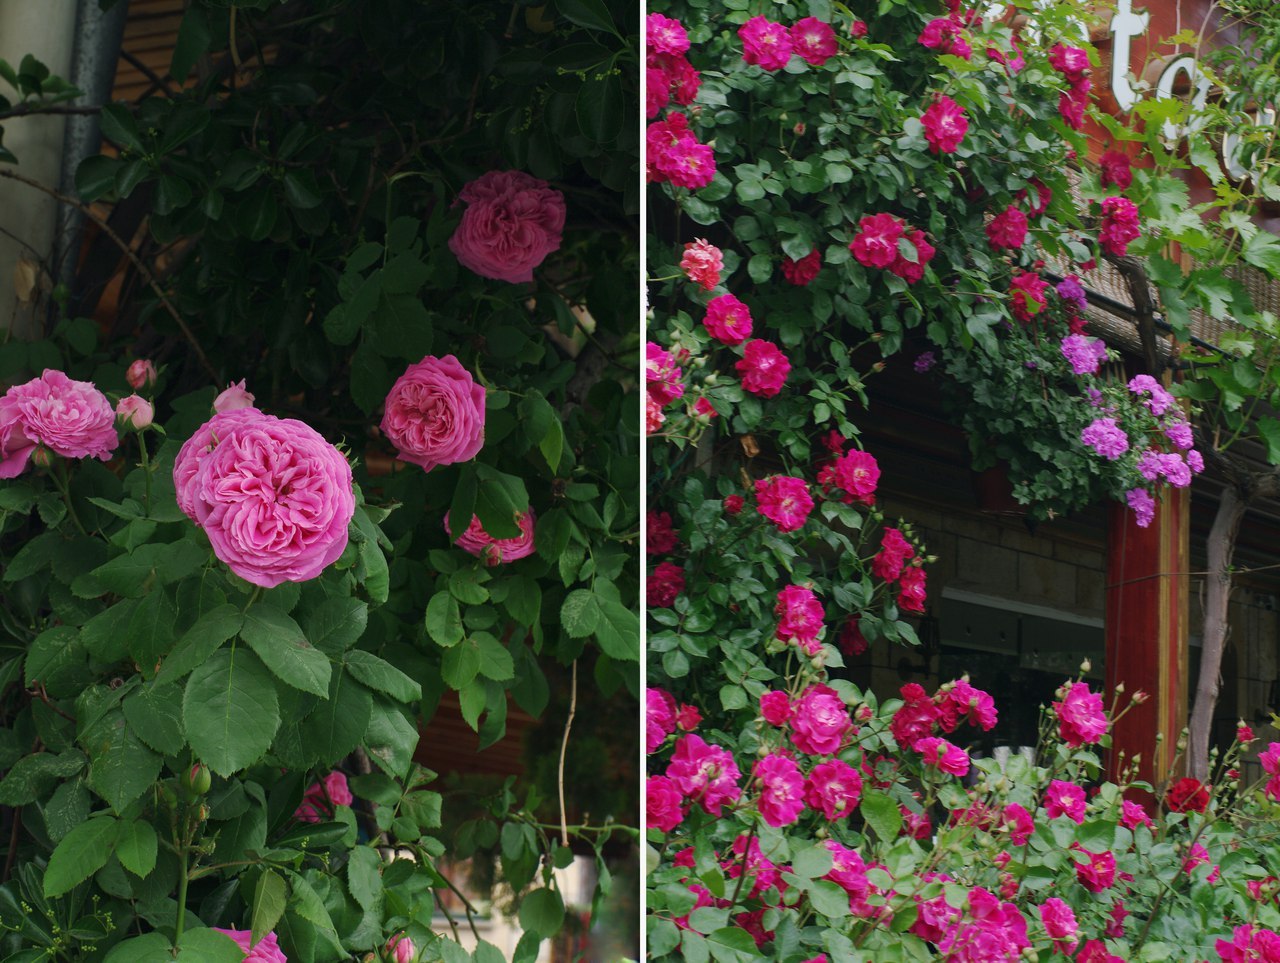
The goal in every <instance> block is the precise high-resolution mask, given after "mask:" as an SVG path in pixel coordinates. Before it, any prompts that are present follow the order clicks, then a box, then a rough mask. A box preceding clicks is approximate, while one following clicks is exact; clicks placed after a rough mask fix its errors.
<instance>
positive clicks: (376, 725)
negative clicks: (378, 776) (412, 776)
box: [364, 698, 419, 778]
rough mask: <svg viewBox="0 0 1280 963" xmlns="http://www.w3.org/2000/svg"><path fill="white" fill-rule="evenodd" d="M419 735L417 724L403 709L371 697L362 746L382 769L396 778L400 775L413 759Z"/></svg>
mask: <svg viewBox="0 0 1280 963" xmlns="http://www.w3.org/2000/svg"><path fill="white" fill-rule="evenodd" d="M414 719H416V715H415V716H414ZM418 738H419V734H418V727H417V725H416V724H415V722H414V721H413V720H411V719H409V718H406V714H405V711H404V710H402V709H401V708H400V707H399V706H397V705H394V704H392V703H391V702H389V701H387V700H385V699H377V698H375V699H374V700H373V710H372V713H371V715H370V716H369V727H368V728H367V729H366V730H365V734H364V745H365V748H366V749H367V750H368V752H369V758H370V759H372V760H373V761H374V762H376V763H377V764H378V765H379V766H381V767H382V769H383V771H384V772H386V773H387V774H388V775H392V776H396V777H397V778H399V777H400V776H402V775H403V774H404V773H405V772H406V771H407V770H408V768H409V764H410V763H411V762H412V761H413V752H414V750H415V749H417V748H418Z"/></svg>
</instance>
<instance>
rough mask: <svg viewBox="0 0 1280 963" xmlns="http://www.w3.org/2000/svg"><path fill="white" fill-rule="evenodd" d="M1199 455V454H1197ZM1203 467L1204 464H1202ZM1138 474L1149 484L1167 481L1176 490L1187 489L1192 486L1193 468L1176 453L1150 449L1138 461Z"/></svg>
mask: <svg viewBox="0 0 1280 963" xmlns="http://www.w3.org/2000/svg"><path fill="white" fill-rule="evenodd" d="M1196 454H1197V455H1199V452H1196ZM1200 464H1201V465H1203V464H1204V463H1203V462H1201V463H1200ZM1138 474H1139V475H1141V476H1142V477H1143V478H1145V479H1146V480H1147V481H1149V482H1155V481H1158V480H1160V479H1161V478H1163V479H1165V480H1166V481H1167V482H1168V483H1169V484H1170V485H1172V486H1173V487H1174V488H1186V487H1187V486H1188V485H1190V484H1191V466H1190V465H1189V464H1188V463H1187V462H1185V461H1183V460H1182V456H1181V455H1180V454H1178V453H1177V452H1176V451H1175V452H1161V451H1156V450H1155V449H1154V448H1149V449H1147V450H1146V451H1144V452H1143V453H1142V457H1141V458H1139V459H1138Z"/></svg>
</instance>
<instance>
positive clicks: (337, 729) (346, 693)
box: [306, 665, 373, 764]
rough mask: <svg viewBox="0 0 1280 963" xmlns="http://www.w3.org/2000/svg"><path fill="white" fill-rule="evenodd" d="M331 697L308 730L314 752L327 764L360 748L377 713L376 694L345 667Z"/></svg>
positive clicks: (335, 680)
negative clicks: (373, 714) (357, 747)
mask: <svg viewBox="0 0 1280 963" xmlns="http://www.w3.org/2000/svg"><path fill="white" fill-rule="evenodd" d="M328 695H329V699H328V701H327V702H321V703H320V704H319V705H318V706H316V708H315V711H314V712H312V713H311V716H310V717H309V718H308V719H307V726H306V732H307V736H308V739H309V743H310V748H311V749H312V751H313V752H314V753H315V754H316V755H317V756H318V758H319V759H320V761H321V762H322V763H325V764H331V763H335V762H337V761H338V760H339V759H341V758H342V757H343V756H345V755H347V754H349V753H350V752H351V751H352V750H354V749H355V748H356V746H358V745H359V744H360V741H361V740H362V739H363V738H364V735H365V732H366V731H367V730H368V728H369V719H370V716H371V715H372V713H373V693H371V692H370V691H369V690H368V689H366V688H365V687H364V686H362V685H360V684H359V683H358V682H356V681H355V677H354V676H353V675H352V674H351V673H350V672H349V671H347V667H346V666H345V665H339V666H337V667H335V668H334V671H333V676H332V678H331V679H330V680H329V693H328Z"/></svg>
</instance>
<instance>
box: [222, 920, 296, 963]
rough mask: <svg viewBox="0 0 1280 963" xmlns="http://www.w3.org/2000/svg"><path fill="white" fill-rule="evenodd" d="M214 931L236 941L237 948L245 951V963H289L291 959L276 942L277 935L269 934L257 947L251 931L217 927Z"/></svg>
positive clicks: (259, 941)
mask: <svg viewBox="0 0 1280 963" xmlns="http://www.w3.org/2000/svg"><path fill="white" fill-rule="evenodd" d="M214 930H215V931H216V932H218V933H221V934H222V935H223V936H229V937H231V939H233V940H235V943H236V946H238V947H240V949H241V950H242V951H244V963H289V958H288V957H286V956H285V955H284V951H282V950H281V949H280V944H279V943H278V942H277V941H276V934H275V933H268V934H267V935H266V936H264V937H263V938H262V939H260V940H258V943H257V945H256V946H255V945H254V944H253V933H252V932H251V931H250V930H224V929H219V928H218V927H216V926H215V927H214Z"/></svg>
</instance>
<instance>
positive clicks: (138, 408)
mask: <svg viewBox="0 0 1280 963" xmlns="http://www.w3.org/2000/svg"><path fill="white" fill-rule="evenodd" d="M155 414H156V411H155V408H153V407H152V406H151V402H149V401H148V400H147V399H146V398H144V397H142V396H141V395H129V397H127V398H121V399H120V400H119V401H118V402H117V403H116V418H118V419H119V420H120V422H121V424H123V425H124V427H126V428H133V429H134V430H135V431H141V430H142V429H143V428H147V427H150V425H151V420H152V419H153V418H154V417H155Z"/></svg>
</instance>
